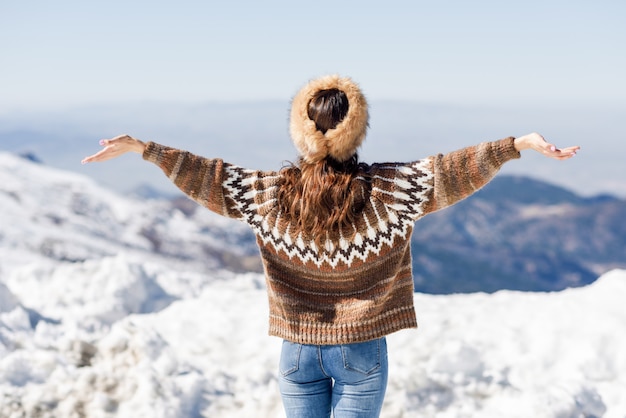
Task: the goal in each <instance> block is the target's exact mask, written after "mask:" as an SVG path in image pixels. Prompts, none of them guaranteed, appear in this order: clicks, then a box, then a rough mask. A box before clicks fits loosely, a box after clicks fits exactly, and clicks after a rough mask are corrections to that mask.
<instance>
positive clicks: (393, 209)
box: [143, 138, 520, 344]
mask: <svg viewBox="0 0 626 418" xmlns="http://www.w3.org/2000/svg"><path fill="white" fill-rule="evenodd" d="M519 156H520V155H519V152H518V151H516V150H515V147H514V145H513V138H506V139H503V140H500V141H496V142H485V143H482V144H479V145H477V146H473V147H468V148H464V149H461V150H458V151H455V152H451V153H449V154H446V155H441V154H440V155H436V156H432V157H429V158H426V159H423V160H419V161H414V162H410V163H383V164H372V165H367V164H361V166H360V167H361V168H360V170H359V173H358V174H357V176H356V178H355V179H354V181H353V185H352V186H353V187H360V188H361V190H362V191H363V192H362V193H360V195H362V196H363V202H362V203H363V204H362V205H361V206H362V207H363V210H362V211H361V212H360V213H359V214H358V216H357V218H356V220H355V222H354V224H353V225H351V226H350V230H347V229H345V228H344V229H343V230H341V231H338V232H337V233H336V234H335V235H330V234H329V235H328V236H327V237H326V241H325V245H324V248H317V247H316V245H315V243H314V242H313V241H312V240H311V239H310V237H307V234H306V232H305V231H300V230H298V228H297V226H296V225H295V224H291V223H290V222H289V221H287V220H286V219H285V216H281V213H280V210H279V207H278V204H277V190H278V184H279V179H280V173H279V172H273V171H269V172H268V171H255V170H247V169H244V168H241V167H237V166H235V165H231V164H228V163H225V162H224V161H222V160H221V159H208V158H203V157H199V156H196V155H193V154H191V153H189V152H186V151H181V150H177V149H173V148H169V147H166V146H162V145H159V144H156V143H154V142H150V143H148V144H147V147H146V150H145V152H144V154H143V158H144V159H146V160H148V161H151V162H153V163H155V164H157V165H158V166H159V167H160V168H161V169H162V170H163V171H164V173H165V174H166V175H167V176H168V177H169V178H170V180H172V181H173V182H174V183H175V184H176V185H177V186H178V187H179V188H180V189H181V190H182V191H183V192H184V193H185V194H187V195H188V196H189V197H191V198H192V199H194V200H195V201H196V202H198V203H199V204H201V205H202V206H205V207H206V208H208V209H210V210H211V211H213V212H216V213H218V214H220V215H223V216H227V217H230V218H235V219H239V220H241V221H243V222H246V223H247V224H248V225H249V226H250V227H251V228H252V230H253V231H254V234H255V235H256V239H257V244H258V246H259V249H260V253H261V258H262V261H263V266H264V269H265V277H266V281H267V291H268V298H269V310H270V318H269V333H270V335H275V336H278V337H281V338H284V339H286V340H289V341H293V342H299V343H302V344H347V343H354V342H361V341H367V340H371V339H375V338H380V337H382V336H385V335H387V334H390V333H392V332H395V331H398V330H401V329H403V328H411V327H417V321H416V316H415V309H414V307H413V277H412V270H411V248H410V239H411V232H412V230H413V224H414V222H415V221H416V220H418V219H419V218H421V217H423V216H424V215H426V214H428V213H431V212H434V211H437V210H439V209H442V208H445V207H447V206H450V205H452V204H454V203H456V202H458V201H460V200H461V199H463V198H465V197H467V196H469V195H471V194H472V193H474V192H475V191H476V190H478V189H479V188H481V187H482V186H484V185H485V184H486V183H487V182H488V181H489V180H490V179H491V178H493V176H494V175H495V174H496V173H497V171H498V170H499V169H500V167H501V166H502V164H504V163H505V162H507V161H509V160H511V159H513V158H519ZM347 237H350V238H349V239H348V238H347Z"/></svg>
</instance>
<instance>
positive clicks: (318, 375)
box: [278, 337, 388, 418]
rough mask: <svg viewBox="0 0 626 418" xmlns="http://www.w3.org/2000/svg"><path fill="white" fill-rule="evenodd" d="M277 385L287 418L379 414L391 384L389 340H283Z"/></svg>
mask: <svg viewBox="0 0 626 418" xmlns="http://www.w3.org/2000/svg"><path fill="white" fill-rule="evenodd" d="M279 368H280V373H279V378H278V385H279V387H280V394H281V396H282V399H283V405H284V407H285V412H286V414H287V418H327V417H330V413H331V410H332V412H333V416H334V418H346V417H363V418H375V417H378V416H379V415H380V410H381V408H382V406H383V399H384V398H385V389H386V388H387V373H388V366H387V340H386V339H385V338H384V337H383V338H380V339H378V340H372V341H367V342H364V343H356V344H345V345H303V344H296V343H292V342H289V341H283V348H282V352H281V355H280V366H279Z"/></svg>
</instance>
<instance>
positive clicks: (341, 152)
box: [289, 75, 369, 163]
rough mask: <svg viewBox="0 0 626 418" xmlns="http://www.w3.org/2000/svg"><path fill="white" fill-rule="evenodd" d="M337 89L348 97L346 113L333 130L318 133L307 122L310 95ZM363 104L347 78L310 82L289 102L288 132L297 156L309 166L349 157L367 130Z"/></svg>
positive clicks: (356, 88) (358, 89)
mask: <svg viewBox="0 0 626 418" xmlns="http://www.w3.org/2000/svg"><path fill="white" fill-rule="evenodd" d="M330 89H338V90H341V91H343V92H344V93H345V95H346V97H347V98H348V113H347V114H346V116H345V117H344V118H343V120H342V121H341V122H340V123H339V124H337V126H336V127H335V128H334V129H329V130H328V131H326V134H323V133H322V132H321V131H318V130H317V128H316V127H315V122H314V121H312V120H311V119H309V115H308V107H309V102H310V101H311V99H313V96H314V95H315V94H316V93H317V92H318V91H320V90H330ZM368 120H369V116H368V108H367V101H366V100H365V97H364V96H363V94H362V93H361V90H360V88H359V86H358V85H357V84H356V83H355V82H354V81H352V80H351V79H350V78H347V77H340V76H338V75H328V76H324V77H321V78H318V79H315V80H312V81H310V82H309V83H308V84H307V85H305V86H304V87H303V88H302V89H301V90H300V91H299V92H298V93H297V94H296V96H295V97H294V98H293V100H292V102H291V120H290V123H289V130H290V132H291V139H292V140H293V143H294V145H295V146H296V148H297V149H298V152H300V155H301V156H302V157H303V158H304V160H305V161H307V162H309V163H316V162H318V161H321V160H323V159H324V158H326V157H328V156H330V157H332V158H334V159H335V160H337V161H346V160H348V159H349V158H350V157H352V156H353V155H354V154H355V153H356V151H357V148H358V147H359V146H360V145H361V143H363V140H364V139H365V135H366V133H367V127H368Z"/></svg>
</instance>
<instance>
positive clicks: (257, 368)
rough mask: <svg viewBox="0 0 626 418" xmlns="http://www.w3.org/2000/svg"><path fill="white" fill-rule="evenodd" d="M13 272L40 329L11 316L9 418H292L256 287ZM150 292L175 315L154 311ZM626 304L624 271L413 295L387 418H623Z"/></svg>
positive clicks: (257, 282) (4, 324) (157, 270)
mask: <svg viewBox="0 0 626 418" xmlns="http://www.w3.org/2000/svg"><path fill="white" fill-rule="evenodd" d="M15 274H16V277H14V278H12V279H14V280H11V286H10V288H12V292H13V293H14V295H16V297H17V298H20V302H21V303H22V304H24V305H25V306H29V305H30V306H33V307H35V306H36V307H37V308H36V311H35V310H32V312H36V313H37V315H39V316H38V317H37V318H39V319H38V320H37V321H33V320H32V319H33V317H34V316H36V315H34V314H33V313H32V312H30V313H29V312H28V311H27V310H26V308H23V307H22V306H20V305H14V307H13V309H12V310H10V311H5V312H3V313H2V314H0V330H2V332H3V333H2V334H0V335H2V339H1V340H0V342H1V343H2V345H0V350H2V360H0V396H3V398H4V399H5V400H6V402H4V403H3V404H2V406H0V416H12V415H11V414H13V416H20V415H19V414H23V415H25V416H35V415H37V414H38V415H37V416H42V417H46V416H49V417H71V416H77V415H80V416H85V417H105V418H106V417H122V418H123V417H136V416H155V417H206V416H211V417H229V418H230V417H249V416H258V417H282V416H284V414H283V412H282V406H281V403H280V396H279V393H278V388H277V380H276V367H277V361H278V356H279V351H280V340H278V339H276V338H270V337H267V335H266V334H267V314H268V309H267V295H266V290H265V286H264V279H263V277H262V276H261V275H257V274H245V275H234V274H230V276H229V275H228V274H226V273H223V274H222V276H221V277H219V280H215V279H210V280H209V279H207V280H206V281H205V282H202V281H201V280H200V279H199V278H198V277H194V276H193V275H190V276H188V277H190V278H193V280H188V281H183V282H181V283H177V284H174V281H172V277H174V276H175V275H176V274H178V275H181V276H183V277H184V276H185V273H184V272H176V273H175V272H172V271H169V270H168V269H167V268H166V267H164V266H160V267H158V266H156V265H153V266H149V267H142V266H141V265H137V264H134V263H133V262H130V261H128V260H125V259H124V258H123V257H116V258H110V259H104V260H101V261H100V262H98V263H96V262H84V263H77V264H76V265H72V266H71V268H70V267H69V266H65V267H63V268H59V269H57V270H55V271H52V272H51V275H50V281H51V283H50V285H49V286H50V287H49V288H42V289H40V290H38V291H35V287H36V285H35V284H34V282H30V283H29V280H28V276H29V275H28V274H26V273H25V272H24V271H19V272H16V273H15ZM38 274H39V273H33V274H32V275H31V276H33V277H38ZM43 276H45V274H44V275H43ZM85 276H89V277H90V278H92V280H94V283H93V289H92V288H90V286H89V285H87V284H85V283H83V284H81V285H78V284H77V283H79V282H80V280H86V279H84V277H85ZM100 276H102V277H100ZM105 276H106V277H108V282H107V279H105V278H104V277H105ZM18 277H19V279H20V280H15V279H16V278H18ZM64 281H65V282H67V283H72V284H67V283H65V284H64ZM20 286H22V288H21V289H19V287H20ZM72 286H77V289H83V290H82V291H78V290H76V291H75V293H73V292H74V291H73V290H72V289H71V288H72ZM151 286H153V287H152V288H151ZM98 288H99V289H101V293H100V298H98V297H96V295H97V292H96V291H95V289H98ZM90 289H91V290H90ZM150 289H152V290H150ZM154 289H160V290H158V291H157V292H156V294H157V295H161V296H163V295H166V299H167V303H163V304H162V305H159V304H155V305H152V306H150V307H149V308H146V306H149V304H148V305H146V303H147V301H148V300H149V299H150V298H151V297H150V296H149V295H150V294H151V292H153V293H152V294H153V295H154V294H155V293H154ZM625 290H626V271H619V270H616V271H612V272H610V273H608V274H606V275H604V276H602V277H601V278H600V279H598V281H597V282H595V283H594V284H592V285H590V286H587V287H584V288H577V289H570V290H566V291H563V292H558V293H523V292H511V291H501V292H497V293H495V294H492V295H488V294H469V295H452V296H433V295H421V294H416V295H415V302H416V307H417V312H418V317H419V321H420V329H419V330H418V331H411V330H408V331H402V332H399V333H396V334H393V335H391V336H390V337H389V339H388V340H389V359H390V380H389V387H388V390H387V396H386V400H385V405H384V408H383V415H382V416H383V417H386V418H392V417H394V418H395V417H406V416H425V417H437V418H442V417H455V418H456V417H520V418H521V417H528V416H533V417H540V418H541V417H545V418H548V417H572V418H573V417H581V416H585V417H606V418H617V417H619V418H623V417H624V412H625V411H626V400H625V399H624V397H623V393H624V391H625V390H626V350H624V347H625V344H624V339H625V337H624V336H623V333H621V332H620V331H621V330H623V329H625V327H626V309H625V308H624V307H623V303H622V301H621V300H620V299H621V295H623V294H624V291H625ZM66 293H68V294H66ZM80 294H82V295H83V296H82V298H80V297H78V295H80ZM174 294H176V295H183V294H184V295H186V296H185V297H184V298H181V297H179V296H172V295H174ZM56 299H58V300H63V301H64V302H63V303H52V302H50V301H49V300H56ZM157 299H158V298H157ZM26 301H28V302H29V303H26ZM81 304H84V305H85V307H84V308H82V310H80V309H79V307H80V305H81ZM107 306H108V308H106V307H107ZM28 309H32V308H30V307H29V308H28ZM53 314H54V315H53ZM79 315H83V317H82V318H83V319H82V320H77V319H76V316H79ZM115 318H119V319H117V320H116V319H115ZM95 324H97V325H98V326H96V325H95ZM23 415H22V416H23Z"/></svg>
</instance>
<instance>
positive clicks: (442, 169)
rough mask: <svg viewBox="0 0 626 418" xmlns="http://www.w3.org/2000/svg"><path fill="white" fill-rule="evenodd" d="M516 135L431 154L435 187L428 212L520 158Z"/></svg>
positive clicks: (472, 190) (465, 194)
mask: <svg viewBox="0 0 626 418" xmlns="http://www.w3.org/2000/svg"><path fill="white" fill-rule="evenodd" d="M514 139H515V138H513V137H508V138H505V139H501V140H499V141H494V142H483V143H481V144H478V145H475V146H471V147H467V148H463V149H460V150H458V151H453V152H451V153H449V154H445V155H442V154H439V155H436V156H434V157H431V158H430V161H431V164H432V173H433V180H432V181H433V183H434V184H433V186H434V187H433V189H432V191H431V193H432V194H431V196H430V198H429V199H428V202H427V203H426V207H425V213H428V212H434V211H437V210H440V209H443V208H445V207H448V206H451V205H453V204H455V203H457V202H459V201H460V200H463V199H465V198H466V197H468V196H470V195H472V194H473V193H475V192H476V191H478V190H479V189H480V188H482V187H483V186H484V185H486V184H487V183H488V182H489V181H490V180H491V179H492V178H493V177H494V176H495V175H496V173H497V172H498V171H499V170H500V168H501V167H502V165H503V164H504V163H506V162H507V161H510V160H512V159H515V158H520V153H519V151H517V150H516V149H515V145H514Z"/></svg>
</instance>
